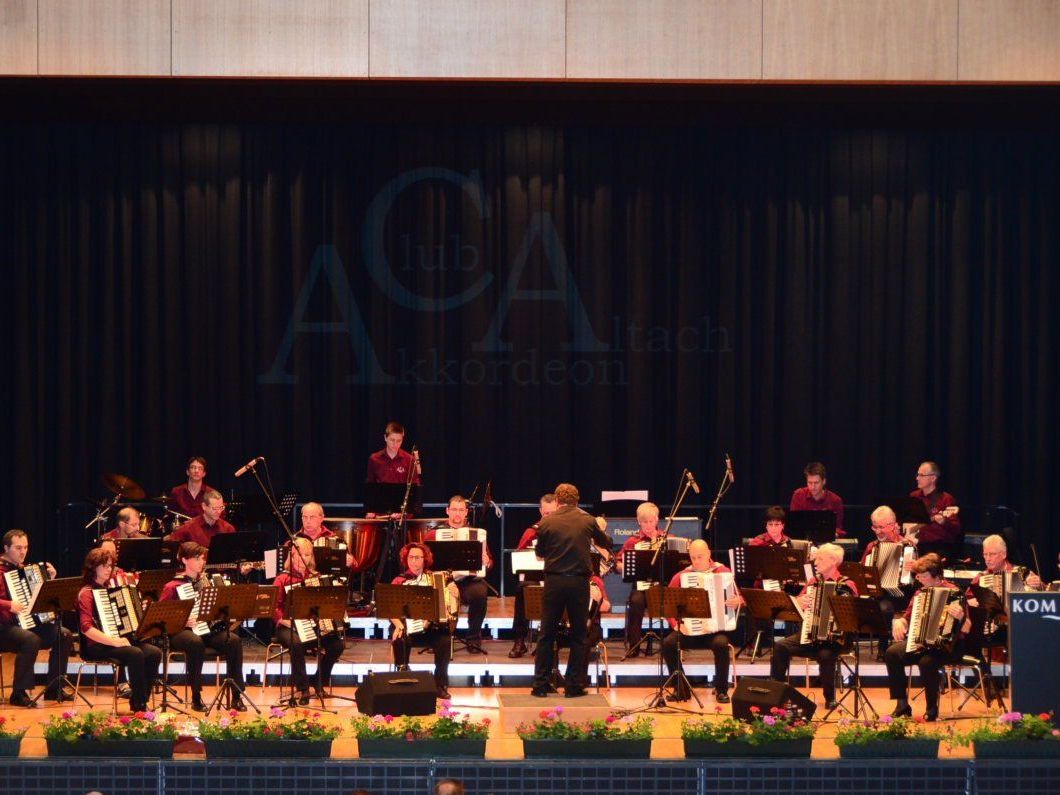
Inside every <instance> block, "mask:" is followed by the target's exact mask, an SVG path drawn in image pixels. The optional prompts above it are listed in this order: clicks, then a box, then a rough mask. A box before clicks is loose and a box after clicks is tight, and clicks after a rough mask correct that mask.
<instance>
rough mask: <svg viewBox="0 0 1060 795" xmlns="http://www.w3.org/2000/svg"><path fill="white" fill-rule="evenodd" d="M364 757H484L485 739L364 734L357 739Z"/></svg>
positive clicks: (360, 752)
mask: <svg viewBox="0 0 1060 795" xmlns="http://www.w3.org/2000/svg"><path fill="white" fill-rule="evenodd" d="M357 748H358V754H359V755H360V757H361V758H362V759H446V758H450V759H456V758H458V759H483V758H485V756H486V741H485V740H468V739H453V740H433V739H424V740H406V739H405V738H403V737H379V738H367V737H366V738H364V739H362V740H358V741H357Z"/></svg>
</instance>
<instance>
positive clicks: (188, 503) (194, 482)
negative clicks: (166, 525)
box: [169, 455, 215, 519]
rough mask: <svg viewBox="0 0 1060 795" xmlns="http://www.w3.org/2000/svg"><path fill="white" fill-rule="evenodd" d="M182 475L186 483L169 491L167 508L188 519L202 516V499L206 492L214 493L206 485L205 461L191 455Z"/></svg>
mask: <svg viewBox="0 0 1060 795" xmlns="http://www.w3.org/2000/svg"><path fill="white" fill-rule="evenodd" d="M184 474H186V475H187V476H188V480H187V482H186V483H180V484H178V485H176V486H174V487H173V488H171V489H170V490H169V507H170V508H172V509H173V510H174V511H177V512H178V513H182V514H184V515H185V516H187V517H188V518H189V519H194V518H195V517H196V516H201V515H202V497H203V495H204V494H206V492H208V491H215V489H213V488H212V487H210V486H207V485H206V459H205V458H203V457H202V456H200V455H193V456H192V457H191V458H189V459H188V466H187V469H185V470H184Z"/></svg>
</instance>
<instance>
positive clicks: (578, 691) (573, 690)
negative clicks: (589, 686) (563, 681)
mask: <svg viewBox="0 0 1060 795" xmlns="http://www.w3.org/2000/svg"><path fill="white" fill-rule="evenodd" d="M563 695H565V696H566V697H567V698H578V696H584V695H585V688H584V687H567V688H564V690H563Z"/></svg>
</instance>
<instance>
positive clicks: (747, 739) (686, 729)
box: [681, 707, 817, 745]
mask: <svg viewBox="0 0 1060 795" xmlns="http://www.w3.org/2000/svg"><path fill="white" fill-rule="evenodd" d="M751 713H752V718H751V720H749V721H743V720H737V719H736V718H732V717H727V718H723V719H722V720H711V719H709V718H703V719H700V720H686V721H685V722H684V723H682V724H681V737H682V738H683V739H685V740H709V741H711V742H716V743H748V744H750V745H763V744H765V743H772V742H777V741H787V740H803V739H806V738H808V737H809V738H812V737H813V736H814V734H815V733H816V731H817V729H816V727H815V726H814V725H813V724H812V723H808V722H807V721H805V720H803V719H801V718H799V717H796V716H794V715H791V714H789V712H788V711H787V710H786V709H784V708H783V707H771V708H770V710H769V714H767V715H762V714H761V711H760V710H759V708H758V707H751Z"/></svg>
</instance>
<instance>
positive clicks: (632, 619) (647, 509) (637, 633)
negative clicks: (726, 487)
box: [615, 502, 660, 659]
mask: <svg viewBox="0 0 1060 795" xmlns="http://www.w3.org/2000/svg"><path fill="white" fill-rule="evenodd" d="M637 524H638V525H639V526H640V530H639V531H638V532H637V534H636V535H632V536H630V537H629V538H627V539H626V542H625V543H624V544H623V545H622V549H620V550H619V552H618V559H617V560H616V561H615V562H616V565H617V567H618V571H619V573H622V566H623V563H624V561H625V557H626V551H627V550H630V549H637V548H638V547H637V545H638V544H640V545H641V546H640V547H639V548H640V549H645V548H647V549H655V547H656V546H657V545H658V544H659V542H660V537H659V506H658V505H656V504H655V503H653V502H642V503H641V504H640V505H638V506H637ZM654 584H655V583H654V581H653V580H645V581H643V582H638V583H636V587H634V588H632V589H631V590H630V592H629V601H628V602H627V603H626V648H627V649H629V650H630V651H629V653H628V654H627V655H626V656H627V657H628V658H630V659H632V658H633V657H639V656H640V647H639V646H638V645H637V644H638V643H640V638H641V624H643V623H644V614H645V612H647V610H648V599H647V596H646V594H647V593H648V590H647V589H648V587H649V586H651V585H654Z"/></svg>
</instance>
